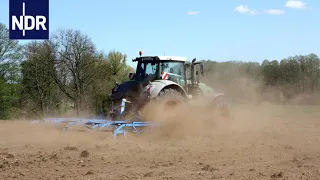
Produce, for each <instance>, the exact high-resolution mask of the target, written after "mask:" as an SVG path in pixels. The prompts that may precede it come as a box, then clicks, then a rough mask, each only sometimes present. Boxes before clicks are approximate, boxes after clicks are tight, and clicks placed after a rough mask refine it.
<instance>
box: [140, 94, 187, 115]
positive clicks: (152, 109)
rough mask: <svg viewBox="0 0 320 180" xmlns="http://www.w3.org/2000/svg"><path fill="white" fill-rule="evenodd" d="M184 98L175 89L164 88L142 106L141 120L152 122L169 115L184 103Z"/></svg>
mask: <svg viewBox="0 0 320 180" xmlns="http://www.w3.org/2000/svg"><path fill="white" fill-rule="evenodd" d="M185 101H186V98H185V97H184V96H183V95H182V94H181V93H180V92H178V91H177V90H176V89H172V88H166V89H163V90H161V91H160V92H159V94H158V95H157V96H156V97H155V98H153V99H152V100H151V101H149V102H148V103H147V104H145V105H144V106H143V108H142V109H141V119H142V120H143V121H153V120H154V119H158V118H161V116H162V115H164V114H170V113H169V112H172V111H174V109H175V108H174V107H177V106H178V105H180V104H182V103H184V102H185Z"/></svg>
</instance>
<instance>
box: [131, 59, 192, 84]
mask: <svg viewBox="0 0 320 180" xmlns="http://www.w3.org/2000/svg"><path fill="white" fill-rule="evenodd" d="M186 60H187V58H185V57H179V56H141V54H140V57H137V58H135V59H133V60H132V61H133V62H137V66H136V72H135V73H130V74H129V78H130V79H131V80H134V81H136V82H137V83H140V84H147V83H148V82H152V81H161V80H170V81H173V82H175V83H177V84H179V85H180V86H185V68H184V64H185V62H186Z"/></svg>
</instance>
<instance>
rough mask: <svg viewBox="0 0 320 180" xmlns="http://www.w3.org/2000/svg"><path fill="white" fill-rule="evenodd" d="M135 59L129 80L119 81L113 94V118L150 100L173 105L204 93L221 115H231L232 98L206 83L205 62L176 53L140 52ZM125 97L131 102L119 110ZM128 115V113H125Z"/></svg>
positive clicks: (135, 110) (135, 111) (138, 110)
mask: <svg viewBox="0 0 320 180" xmlns="http://www.w3.org/2000/svg"><path fill="white" fill-rule="evenodd" d="M139 54H140V57H137V58H135V59H133V60H132V61H133V62H137V66H136V72H135V73H130V74H129V78H130V80H129V81H125V82H123V83H121V84H119V83H116V86H115V87H114V88H113V89H112V94H111V96H110V100H111V112H110V115H111V117H112V119H114V120H115V119H118V117H119V112H120V111H121V112H122V111H123V112H124V114H126V115H128V113H131V114H132V113H138V112H140V110H141V109H142V108H143V107H145V106H146V105H147V104H148V103H149V102H151V101H156V102H161V103H162V105H164V106H165V107H172V106H175V105H178V104H180V103H185V102H186V101H187V100H190V99H193V98H195V97H199V96H202V97H205V99H206V100H210V101H211V105H212V107H214V109H215V110H216V109H217V110H219V111H220V113H221V115H223V116H225V117H228V116H230V107H229V105H230V102H229V101H228V99H227V98H226V97H225V95H224V94H223V93H216V92H214V90H213V89H212V88H211V87H209V86H207V85H206V84H204V83H201V82H200V79H201V77H203V75H204V73H203V65H202V63H201V62H196V59H193V60H192V61H191V62H187V58H184V57H177V56H141V55H142V53H141V51H140V53H139ZM123 99H125V101H126V102H129V103H130V104H131V105H129V106H128V105H126V106H125V110H123V109H122V110H120V109H121V108H120V107H121V103H122V102H123ZM126 115H125V116H126Z"/></svg>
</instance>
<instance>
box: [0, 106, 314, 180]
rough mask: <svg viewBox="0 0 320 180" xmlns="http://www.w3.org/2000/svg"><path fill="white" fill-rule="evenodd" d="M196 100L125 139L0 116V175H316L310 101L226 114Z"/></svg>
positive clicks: (243, 108)
mask: <svg viewBox="0 0 320 180" xmlns="http://www.w3.org/2000/svg"><path fill="white" fill-rule="evenodd" d="M197 107H198V106H194V107H189V108H187V110H182V109H177V110H175V112H173V113H172V114H170V117H169V116H168V115H167V116H165V115H162V116H160V117H161V118H157V120H161V119H162V120H163V119H166V120H164V121H165V122H166V125H165V128H164V129H163V131H159V132H158V133H154V134H144V135H140V136H137V135H129V136H128V138H127V139H125V138H124V137H119V138H118V139H112V137H111V134H110V133H108V132H91V131H88V132H78V131H69V132H60V130H59V129H58V128H55V127H51V126H45V125H39V124H38V125H35V124H32V125H31V124H30V123H29V122H26V121H10V122H2V123H1V124H0V177H1V179H5V180H6V179H19V180H20V179H21V180H23V179H28V180H35V179H45V180H48V179H86V180H88V179H115V180H116V179H181V180H189V179H190V180H195V179H235V180H240V179H309V180H311V179H320V151H319V149H320V143H319V142H320V130H319V127H320V111H317V110H314V107H310V108H309V109H308V107H304V108H301V107H299V106H296V107H286V106H273V105H268V104H262V105H259V106H248V105H246V106H240V105H238V106H236V107H234V109H233V115H232V118H231V119H228V120H227V119H220V118H219V119H218V118H213V117H212V116H211V115H212V114H211V112H210V111H207V110H204V109H202V108H197ZM310 109H313V110H310ZM153 115H155V114H153ZM150 116H151V114H150Z"/></svg>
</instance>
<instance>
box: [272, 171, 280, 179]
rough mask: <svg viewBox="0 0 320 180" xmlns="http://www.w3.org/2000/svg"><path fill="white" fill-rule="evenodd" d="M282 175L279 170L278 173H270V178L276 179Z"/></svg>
mask: <svg viewBox="0 0 320 180" xmlns="http://www.w3.org/2000/svg"><path fill="white" fill-rule="evenodd" d="M282 177H283V173H282V172H279V173H274V174H272V175H271V178H273V179H276V178H282Z"/></svg>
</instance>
